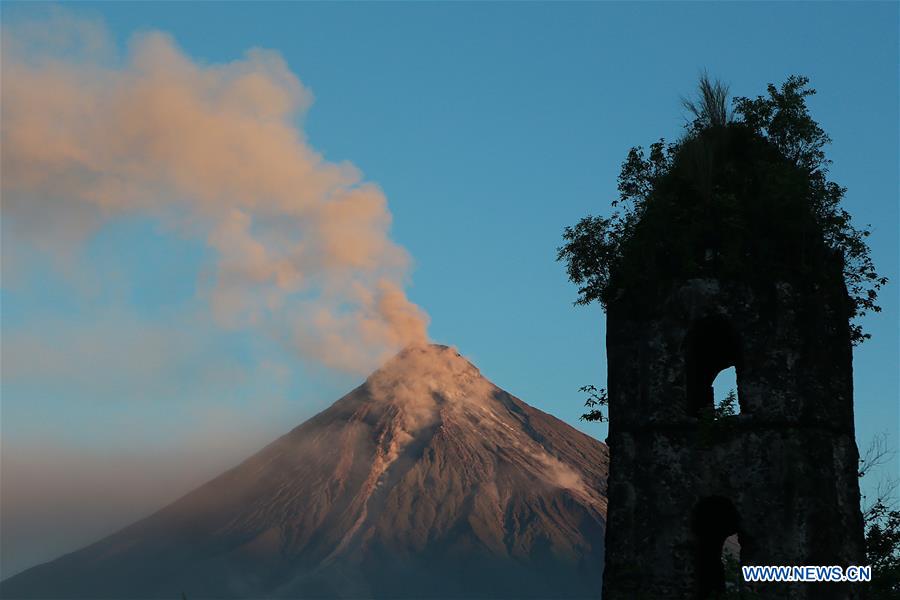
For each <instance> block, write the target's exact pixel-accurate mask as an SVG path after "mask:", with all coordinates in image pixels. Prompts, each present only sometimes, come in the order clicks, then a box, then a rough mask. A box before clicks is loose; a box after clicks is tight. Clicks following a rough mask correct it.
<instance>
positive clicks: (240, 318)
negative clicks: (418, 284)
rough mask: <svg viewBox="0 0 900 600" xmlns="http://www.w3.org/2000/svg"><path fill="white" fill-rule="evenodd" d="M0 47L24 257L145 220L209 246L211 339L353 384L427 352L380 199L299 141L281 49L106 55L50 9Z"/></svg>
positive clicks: (12, 207)
mask: <svg viewBox="0 0 900 600" xmlns="http://www.w3.org/2000/svg"><path fill="white" fill-rule="evenodd" d="M2 51H3V56H2V78H3V86H2V136H3V155H2V171H3V178H2V192H3V212H4V218H6V219H8V220H10V222H11V223H12V224H14V229H15V231H16V232H17V236H19V237H21V238H22V239H23V240H26V241H27V243H29V244H31V245H32V246H33V247H34V248H37V249H40V250H42V251H44V252H46V253H49V254H51V255H54V256H56V257H57V258H58V259H59V264H61V265H65V264H66V262H67V260H68V258H67V257H70V256H71V255H73V254H77V252H78V249H79V248H80V247H81V246H83V244H84V243H85V242H86V241H87V240H89V239H90V237H91V236H92V235H93V234H94V233H95V232H96V231H97V230H98V229H99V228H100V227H102V226H104V224H106V223H108V222H110V221H111V220H113V219H116V218H119V217H122V216H126V217H127V216H140V217H150V218H154V219H158V220H160V221H161V222H162V223H164V224H165V226H166V227H168V228H169V230H170V231H171V232H172V233H173V234H177V235H183V236H190V237H194V238H198V239H202V240H203V241H204V242H205V243H206V244H207V245H208V246H209V247H210V248H211V249H212V250H214V253H215V256H216V264H215V267H214V269H213V272H212V276H211V277H210V281H209V282H208V284H206V285H205V286H201V289H203V290H204V291H203V293H204V294H206V295H207V296H208V301H209V306H210V309H211V312H212V314H213V315H214V317H215V319H216V322H217V323H219V324H220V325H221V326H223V327H234V328H253V329H254V330H256V329H258V330H263V331H267V332H270V333H273V334H275V335H276V336H278V337H280V338H283V339H284V341H285V342H286V343H288V344H289V345H290V346H291V347H292V348H294V349H296V350H297V351H298V352H299V353H300V355H301V356H302V357H304V358H309V359H314V360H316V361H319V362H321V363H324V364H325V365H327V366H330V367H335V368H340V369H344V370H349V371H355V372H366V371H368V370H370V369H371V368H372V367H373V366H375V365H377V364H379V363H380V362H382V361H383V360H384V359H386V358H387V357H388V356H390V355H391V354H393V353H394V352H396V350H397V349H399V348H401V347H403V346H406V345H408V344H411V343H421V342H425V341H426V340H427V334H426V327H427V321H428V319H427V317H426V315H425V314H424V312H423V311H422V310H421V309H420V308H419V307H417V306H416V305H415V304H413V303H412V302H411V301H410V300H409V299H408V298H407V297H406V295H405V293H404V285H405V284H406V281H407V277H408V273H409V270H410V257H409V256H408V255H407V253H406V252H405V251H404V249H403V248H401V247H400V246H398V245H397V244H396V243H394V242H393V241H392V240H391V239H390V236H389V229H390V225H391V214H390V212H389V211H388V207H387V201H386V199H385V195H384V193H383V192H382V191H381V190H380V189H379V188H378V187H377V186H376V185H375V184H373V183H370V182H366V181H364V180H363V177H362V175H361V174H360V172H359V171H358V170H357V169H356V168H355V167H354V166H353V165H351V164H347V163H340V164H335V163H331V162H328V161H327V160H325V159H324V158H323V157H322V156H321V155H320V154H319V153H317V152H316V151H315V150H314V149H313V148H312V147H311V146H310V145H309V143H308V142H307V140H306V139H305V136H304V133H303V131H302V130H301V129H300V128H298V126H297V122H298V120H299V119H301V118H302V117H303V115H304V114H305V112H306V111H307V110H308V108H309V107H310V105H311V103H312V95H311V93H310V91H309V90H308V89H306V88H305V87H304V86H303V84H302V83H301V82H300V81H299V79H298V78H297V77H296V76H295V75H294V74H293V73H292V72H291V71H290V69H289V68H288V66H287V64H286V63H285V61H284V60H283V59H282V58H281V57H280V56H279V55H278V54H277V53H274V52H271V51H266V50H260V49H253V50H250V51H248V52H247V53H246V54H245V56H244V57H243V58H241V59H239V60H235V61H233V62H229V63H225V64H200V63H198V62H196V61H194V60H192V59H191V58H189V57H188V56H186V55H185V53H184V52H182V51H181V50H180V49H179V48H178V46H177V45H176V44H175V42H174V41H173V40H172V39H171V38H170V37H169V36H167V35H165V34H162V33H158V32H151V33H144V34H141V35H137V36H135V37H133V38H132V40H131V41H130V44H129V50H128V52H127V55H126V56H125V57H119V56H117V54H116V52H115V50H114V45H113V44H111V43H110V42H109V40H108V39H107V36H106V34H105V31H104V29H103V27H102V26H100V25H98V24H96V23H93V22H90V21H83V20H79V19H75V18H73V17H70V16H66V15H64V14H57V15H56V16H55V17H54V18H53V19H51V21H50V22H49V23H47V22H42V23H40V24H27V23H25V24H17V25H16V26H15V27H5V28H4V30H3V48H2ZM12 268H13V269H15V265H12Z"/></svg>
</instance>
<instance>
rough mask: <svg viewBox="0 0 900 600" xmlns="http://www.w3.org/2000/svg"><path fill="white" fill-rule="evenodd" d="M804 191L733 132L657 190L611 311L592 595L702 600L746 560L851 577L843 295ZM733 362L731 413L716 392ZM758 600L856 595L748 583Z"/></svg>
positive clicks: (849, 403) (854, 498) (851, 466)
mask: <svg viewBox="0 0 900 600" xmlns="http://www.w3.org/2000/svg"><path fill="white" fill-rule="evenodd" d="M803 181H804V180H803V179H802V177H799V175H798V173H796V169H795V167H794V166H793V165H792V164H789V161H787V160H785V159H783V157H780V156H779V155H778V154H777V153H776V152H774V151H773V149H772V148H771V147H770V146H769V145H768V143H767V142H766V141H765V140H763V139H761V138H759V136H756V135H755V134H754V133H752V132H750V131H748V130H746V129H744V128H741V127H739V126H736V125H729V126H727V127H721V128H718V129H715V130H711V131H707V132H705V133H703V134H701V135H700V136H698V137H697V138H696V139H693V140H691V141H688V142H686V143H685V144H684V145H683V147H682V148H681V149H680V150H679V152H678V155H677V156H676V157H675V158H674V163H673V166H672V167H671V169H670V171H669V173H668V175H666V177H665V178H664V179H661V180H660V181H659V182H657V189H656V191H655V192H654V196H653V197H652V198H651V200H649V201H648V202H647V205H646V208H645V210H644V212H643V214H642V215H641V216H640V220H639V221H638V224H637V226H636V229H635V232H634V235H633V239H632V240H631V241H630V242H629V243H628V245H627V246H626V247H625V248H624V257H623V260H622V265H621V268H620V269H619V271H618V272H617V273H614V274H613V280H612V289H613V293H612V294H611V299H610V301H609V303H608V306H607V315H608V318H607V324H608V329H607V336H606V345H607V356H608V361H609V365H608V367H609V368H608V390H609V418H610V433H609V439H608V443H609V446H610V456H611V465H610V477H609V492H608V494H609V495H608V497H609V512H608V517H607V534H606V565H605V575H604V592H603V598H604V600H620V599H627V600H632V599H635V598H654V599H656V598H661V599H662V598H687V599H690V598H709V597H717V594H719V593H720V592H721V591H723V590H724V589H725V583H724V573H723V567H722V559H721V555H722V547H723V542H724V541H725V540H726V538H727V537H729V536H732V535H734V534H736V535H737V537H738V541H739V544H740V553H739V556H740V563H741V564H742V565H842V566H847V565H862V564H865V561H864V548H863V543H864V542H863V525H862V517H861V514H860V509H859V500H860V497H859V486H858V481H857V468H858V451H857V447H856V441H855V438H854V424H853V386H852V366H851V361H852V353H851V333H850V328H849V325H848V316H849V314H850V312H849V311H850V308H849V298H848V294H847V290H846V287H845V284H844V280H843V276H842V259H841V257H840V255H839V254H837V253H835V252H833V251H831V250H830V249H829V248H828V247H827V244H825V243H824V241H823V236H822V231H821V229H820V227H819V225H818V224H817V222H816V219H815V218H814V215H813V212H812V210H813V209H812V208H810V206H809V205H808V202H807V197H806V196H805V195H804V187H803V185H804V184H803ZM728 367H734V368H735V371H736V380H737V397H738V402H739V413H738V414H735V415H731V416H721V417H717V416H716V411H715V410H714V409H713V405H714V398H713V390H712V387H711V386H712V384H713V381H714V380H715V378H716V376H717V374H718V373H719V372H721V371H722V370H723V369H726V368H728ZM747 589H748V590H749V591H748V593H750V594H751V596H748V597H761V598H857V597H860V594H861V593H862V591H861V588H860V587H859V586H854V585H850V584H785V583H770V584H758V585H755V587H752V588H749V587H748V588H747Z"/></svg>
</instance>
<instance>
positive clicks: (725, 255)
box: [557, 76, 887, 344]
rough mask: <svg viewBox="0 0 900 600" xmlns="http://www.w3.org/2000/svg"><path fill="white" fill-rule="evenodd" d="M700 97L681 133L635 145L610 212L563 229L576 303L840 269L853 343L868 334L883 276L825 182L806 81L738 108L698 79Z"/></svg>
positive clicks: (741, 101) (809, 279)
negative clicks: (699, 283)
mask: <svg viewBox="0 0 900 600" xmlns="http://www.w3.org/2000/svg"><path fill="white" fill-rule="evenodd" d="M699 92H700V93H699V98H698V99H697V100H696V101H690V100H688V101H684V105H685V107H686V108H688V110H690V111H691V112H692V114H693V116H694V119H693V120H692V122H691V123H689V124H688V125H687V127H686V131H685V134H684V135H683V137H682V138H681V139H679V140H678V141H676V142H673V143H666V141H665V140H663V139H660V140H659V141H657V142H655V143H653V144H651V145H650V147H649V151H648V152H645V151H644V149H643V148H642V147H640V146H637V147H634V148H632V149H631V150H630V151H629V153H628V156H627V158H626V160H625V162H624V163H623V165H622V169H621V172H620V174H619V178H618V189H619V198H618V199H617V200H616V201H614V202H613V203H612V204H613V208H614V211H613V213H612V215H611V216H609V217H603V216H587V217H585V218H583V219H581V220H580V221H579V222H578V223H577V224H576V225H575V226H573V227H567V228H566V229H565V232H564V234H563V238H564V242H565V243H564V244H563V245H562V246H561V247H560V248H559V249H558V255H557V259H558V260H560V261H564V262H565V263H566V267H567V272H568V276H569V279H570V280H571V281H572V282H573V283H575V284H576V285H578V298H577V300H576V304H589V303H591V302H594V301H597V302H599V303H600V304H601V305H602V306H603V307H604V308H606V307H607V305H608V304H609V303H610V302H611V301H613V300H616V299H619V298H623V297H625V298H627V300H628V302H627V304H628V305H629V306H631V307H633V308H634V309H636V310H637V309H639V310H647V309H652V307H653V306H654V305H655V303H656V300H658V299H659V298H660V297H662V295H663V294H664V293H665V292H666V291H667V289H668V288H669V287H670V285H671V284H672V283H673V282H674V281H677V280H683V279H686V278H692V277H717V278H720V279H730V278H739V277H740V278H745V277H746V275H747V273H764V274H765V276H766V281H757V282H752V283H756V284H759V285H760V287H761V288H763V287H764V286H766V285H767V284H768V285H770V284H771V282H772V281H775V280H778V279H780V278H782V277H785V278H786V279H788V280H790V281H794V282H799V283H801V284H804V283H808V284H809V285H811V286H813V285H816V281H817V280H818V277H820V275H819V274H821V273H829V272H831V271H834V275H835V277H836V278H840V277H842V278H843V282H844V284H845V285H846V287H847V291H848V294H849V304H848V306H847V318H848V321H849V326H850V334H851V339H852V341H853V343H854V344H857V343H860V342H861V341H863V340H865V339H866V338H868V337H870V335H869V334H868V333H865V332H864V331H863V329H862V326H861V325H860V324H859V318H860V317H862V316H863V315H865V314H866V313H867V312H869V311H872V312H878V311H880V307H879V305H878V303H877V300H878V291H879V290H880V288H881V287H882V286H883V285H884V284H885V283H886V282H887V279H886V278H884V277H882V276H880V275H879V274H878V273H877V272H876V270H875V266H874V263H873V262H872V259H871V256H870V251H869V246H868V244H867V243H866V238H867V237H868V236H869V229H868V227H862V228H859V227H857V226H856V225H854V224H853V222H852V220H851V216H850V214H849V213H848V212H847V211H846V210H845V209H844V208H843V206H842V204H841V202H842V200H843V198H844V194H845V193H846V188H844V187H842V186H840V185H838V184H837V183H835V182H833V181H830V180H829V179H828V166H829V164H830V161H829V160H828V159H827V158H826V157H825V152H824V147H825V145H826V144H828V143H829V142H830V139H829V137H828V135H827V134H826V133H825V132H824V130H823V129H822V128H821V127H820V126H819V124H818V123H817V122H816V121H815V120H813V118H812V117H811V116H810V114H809V111H808V108H807V106H806V98H807V97H809V96H811V95H812V94H814V93H815V90H813V89H812V88H809V87H808V79H807V78H805V77H800V76H791V77H789V78H788V79H787V81H785V82H784V83H783V84H782V85H781V87H780V88H777V87H776V86H774V85H772V84H769V86H768V90H767V95H766V96H758V97H757V98H754V99H751V98H743V97H739V98H735V99H734V101H733V106H734V112H733V114H729V111H728V109H727V97H728V89H727V87H726V86H724V85H723V84H721V83H719V82H713V81H710V79H709V78H708V77H706V76H703V77H702V78H701V79H700V85H699ZM833 265H839V266H840V271H839V272H837V271H836V269H834V268H832V266H833ZM788 275H789V276H790V277H786V276H788ZM634 290H640V292H635V291H634Z"/></svg>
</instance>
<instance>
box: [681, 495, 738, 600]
mask: <svg viewBox="0 0 900 600" xmlns="http://www.w3.org/2000/svg"><path fill="white" fill-rule="evenodd" d="M692 526H693V532H694V544H695V546H694V547H695V563H694V566H695V570H694V573H695V586H696V587H695V589H696V591H697V594H696V597H697V598H703V599H706V598H715V597H717V596H718V595H720V594H722V593H724V592H725V575H726V574H725V562H726V560H725V558H726V556H727V554H728V552H729V551H733V550H734V548H735V546H736V547H737V548H738V552H739V551H740V550H739V548H740V543H739V541H738V539H737V538H735V539H734V543H733V544H729V548H726V547H725V541H726V540H728V539H731V536H735V535H737V534H738V530H739V527H740V519H739V518H738V513H737V510H735V508H734V505H733V504H732V503H731V501H729V500H728V499H727V498H723V497H722V496H711V497H709V498H704V499H703V500H700V501H699V502H698V503H697V505H696V506H695V507H694V514H693V522H692ZM738 560H739V559H738Z"/></svg>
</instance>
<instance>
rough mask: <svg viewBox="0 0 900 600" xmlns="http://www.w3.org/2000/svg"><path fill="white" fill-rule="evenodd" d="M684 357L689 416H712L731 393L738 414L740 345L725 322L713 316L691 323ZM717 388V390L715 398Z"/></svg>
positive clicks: (733, 331) (739, 408) (739, 406)
mask: <svg viewBox="0 0 900 600" xmlns="http://www.w3.org/2000/svg"><path fill="white" fill-rule="evenodd" d="M685 353H686V356H685V368H686V370H687V373H686V382H685V383H686V392H687V410H688V413H689V414H691V415H699V414H701V412H703V411H704V410H708V411H710V412H712V411H713V409H714V408H716V407H720V406H721V403H722V402H723V401H725V400H726V399H727V398H728V396H729V392H731V391H732V390H733V393H734V406H733V408H734V411H733V412H734V413H737V412H741V408H742V407H741V404H740V399H741V391H740V375H741V343H740V338H739V336H738V335H737V332H736V331H735V330H734V328H733V327H732V326H731V324H730V323H729V322H728V320H727V319H725V318H724V317H721V316H712V317H706V318H703V319H700V320H698V321H697V322H696V323H694V325H693V327H692V328H691V330H690V332H689V333H688V336H687V339H686V342H685ZM720 374H721V376H720ZM720 380H721V381H720ZM729 380H730V381H729ZM714 384H715V385H714ZM731 386H733V387H731ZM716 387H718V388H720V389H719V390H718V398H717V393H716V389H715V388H716ZM729 388H730V389H729ZM717 400H718V402H717Z"/></svg>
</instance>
